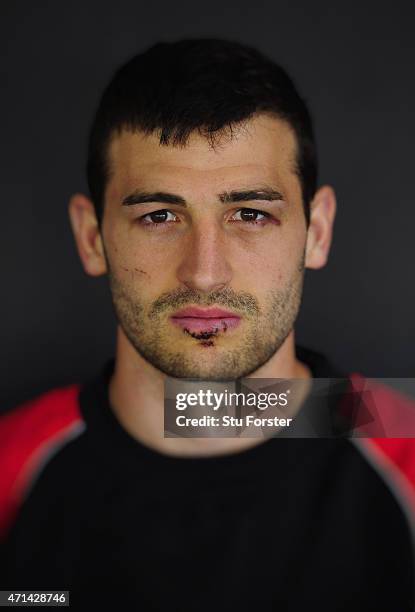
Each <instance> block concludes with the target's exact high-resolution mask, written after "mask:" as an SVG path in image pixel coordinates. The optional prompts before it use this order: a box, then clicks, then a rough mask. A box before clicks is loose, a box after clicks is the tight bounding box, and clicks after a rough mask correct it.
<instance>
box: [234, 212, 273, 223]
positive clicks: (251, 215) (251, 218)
mask: <svg viewBox="0 0 415 612" xmlns="http://www.w3.org/2000/svg"><path fill="white" fill-rule="evenodd" d="M238 215H239V218H238ZM268 216H269V215H268V214H267V213H264V212H261V211H260V210H256V209H255V208H241V209H240V210H238V211H237V212H236V215H235V217H236V221H245V222H248V223H249V222H251V223H255V222H256V221H263V220H264V219H266V218H267V217H268Z"/></svg>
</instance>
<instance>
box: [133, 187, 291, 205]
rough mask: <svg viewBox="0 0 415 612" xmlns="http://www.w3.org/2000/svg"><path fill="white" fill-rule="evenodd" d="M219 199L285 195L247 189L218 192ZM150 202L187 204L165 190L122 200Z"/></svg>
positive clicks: (136, 193) (280, 197) (138, 193)
mask: <svg viewBox="0 0 415 612" xmlns="http://www.w3.org/2000/svg"><path fill="white" fill-rule="evenodd" d="M218 199H219V200H220V202H222V203H223V204H229V203H232V202H251V201H254V200H267V201H269V202H274V201H276V200H284V197H283V195H282V194H281V193H280V192H279V191H277V190H276V189H268V188H265V189H247V190H238V191H224V192H222V193H220V194H218ZM148 202H161V203H163V204H178V205H179V206H187V202H186V200H185V199H184V198H182V197H181V196H179V195H175V194H174V193H166V192H164V191H155V192H147V191H140V190H136V191H134V192H133V193H131V194H130V195H128V196H127V197H126V198H124V199H123V200H122V202H121V204H122V205H123V206H133V205H134V204H147V203H148Z"/></svg>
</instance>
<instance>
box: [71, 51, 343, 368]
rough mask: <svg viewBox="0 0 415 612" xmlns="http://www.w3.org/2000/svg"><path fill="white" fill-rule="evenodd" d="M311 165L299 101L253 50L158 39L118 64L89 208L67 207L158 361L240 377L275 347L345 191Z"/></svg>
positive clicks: (128, 321)
mask: <svg viewBox="0 0 415 612" xmlns="http://www.w3.org/2000/svg"><path fill="white" fill-rule="evenodd" d="M316 176H317V164H316V155H315V147H314V140H313V133H312V127H311V120H310V117H309V114H308V111H307V109H306V107H305V105H304V102H303V101H302V100H301V98H300V97H299V95H298V94H297V92H296V90H295V88H294V86H293V84H292V82H291V80H290V79H289V77H288V76H287V75H286V74H285V72H284V71H283V70H282V69H281V68H279V67H278V66H276V65H275V64H274V63H272V62H271V61H269V60H267V59H265V58H264V57H263V56H262V55H261V54H259V53H258V52H257V51H255V50H253V49H250V48H247V47H244V46H242V45H239V44H236V43H230V42H225V41H218V40H194V41H181V42H178V43H172V44H160V45H156V46H155V47H152V48H151V49H150V50H149V51H147V52H146V53H144V54H142V55H139V56H137V57H135V58H133V59H132V60H131V61H130V62H128V64H126V65H125V66H124V67H123V68H121V69H120V70H119V71H118V72H117V74H116V75H115V77H114V79H113V81H112V82H111V83H110V85H109V86H108V88H107V90H106V91H105V93H104V96H103V98H102V101H101V104H100V107H99V109H98V112H97V115H96V117H95V121H94V124H93V127H92V131H91V138H90V147H89V159H88V180H89V186H90V191H91V197H92V202H93V203H92V202H91V201H90V200H88V199H87V198H85V197H84V196H81V195H76V196H74V197H73V198H72V200H71V205H70V213H71V221H72V225H73V228H74V232H75V236H76V239H77V243H78V248H79V251H80V255H81V258H82V261H83V264H84V267H85V269H86V271H87V272H88V273H90V274H94V275H97V274H102V273H105V272H108V274H109V279H110V286H111V291H112V296H113V301H114V306H115V310H116V313H117V316H118V320H119V323H120V326H121V328H122V330H123V333H124V335H125V337H126V338H128V340H129V342H130V343H131V345H132V346H133V347H134V348H135V349H136V350H137V352H138V353H139V354H140V355H141V356H142V357H143V358H144V359H145V360H146V361H147V362H149V363H150V364H152V365H153V366H154V367H156V368H157V369H159V370H161V371H162V372H164V373H166V374H169V375H170V376H176V377H193V378H205V379H220V378H238V377H241V376H246V375H248V374H250V373H252V372H254V371H255V370H257V369H258V368H259V367H260V366H261V365H263V364H264V363H266V362H267V361H268V360H269V359H270V358H271V357H272V356H273V355H274V354H275V353H276V351H278V349H279V348H280V346H281V345H282V343H283V342H284V340H285V339H286V338H287V336H288V335H289V334H290V332H291V331H292V328H293V324H294V321H295V318H296V316H297V312H298V308H299V305H300V300H301V291H302V283H303V274H304V272H303V270H304V266H305V265H306V266H307V267H311V268H318V267H321V266H322V265H324V263H325V261H326V257H327V253H328V249H329V245H330V239H331V227H332V223H333V218H334V212H335V200H334V194H333V191H332V190H331V188H329V187H322V188H320V189H319V190H318V191H316ZM189 308H190V309H193V310H190V311H189V310H187V312H186V311H184V309H189ZM197 308H198V309H199V311H197V310H195V309H197ZM214 308H216V309H218V308H220V309H222V310H226V311H229V313H230V314H228V315H226V314H224V313H220V312H214V310H213V309H214ZM200 309H204V310H207V311H208V312H205V313H201V312H200ZM200 314H203V318H200Z"/></svg>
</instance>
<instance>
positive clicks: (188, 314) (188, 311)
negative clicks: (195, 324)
mask: <svg viewBox="0 0 415 612" xmlns="http://www.w3.org/2000/svg"><path fill="white" fill-rule="evenodd" d="M172 316H173V318H175V319H176V318H198V319H199V318H200V319H221V318H223V319H229V318H232V317H234V318H238V319H239V318H240V316H239V315H237V314H235V313H233V312H230V311H229V310H224V309H222V308H208V309H204V308H197V307H189V308H183V309H182V310H178V311H177V312H175V313H174V315H172Z"/></svg>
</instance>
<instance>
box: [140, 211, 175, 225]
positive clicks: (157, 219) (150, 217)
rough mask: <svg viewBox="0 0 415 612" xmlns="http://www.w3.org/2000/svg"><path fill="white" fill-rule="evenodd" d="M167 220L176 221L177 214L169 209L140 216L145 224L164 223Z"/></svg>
mask: <svg viewBox="0 0 415 612" xmlns="http://www.w3.org/2000/svg"><path fill="white" fill-rule="evenodd" d="M169 215H170V217H169ZM166 221H169V222H170V221H176V215H174V214H173V213H172V212H170V210H167V209H162V210H155V211H154V212H152V213H148V214H147V215H144V216H143V217H140V222H141V223H142V224H143V225H162V224H163V223H166Z"/></svg>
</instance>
